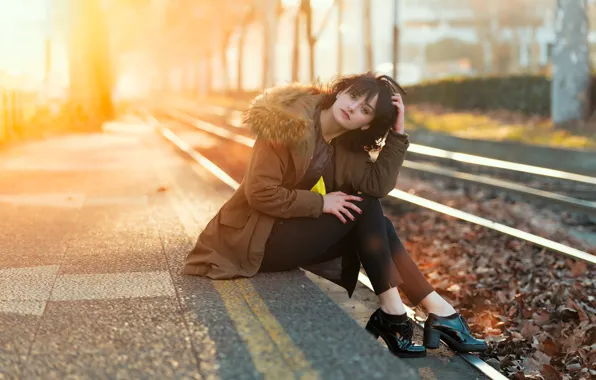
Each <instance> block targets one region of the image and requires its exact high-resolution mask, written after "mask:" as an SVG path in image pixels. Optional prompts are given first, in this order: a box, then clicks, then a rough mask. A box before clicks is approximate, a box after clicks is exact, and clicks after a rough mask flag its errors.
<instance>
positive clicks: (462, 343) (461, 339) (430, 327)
mask: <svg viewBox="0 0 596 380" xmlns="http://www.w3.org/2000/svg"><path fill="white" fill-rule="evenodd" d="M440 340H443V341H444V342H445V343H447V344H448V345H449V347H451V348H453V349H454V350H455V351H457V352H482V351H486V350H487V349H488V345H487V344H486V342H485V341H483V340H482V339H477V338H475V337H474V336H472V333H471V331H470V327H469V326H468V324H467V323H466V321H465V319H464V318H463V317H462V316H461V315H459V313H455V314H452V315H450V316H448V317H440V316H438V315H436V314H433V313H430V314H429V315H428V318H427V319H426V322H424V346H425V347H426V348H439V343H440Z"/></svg>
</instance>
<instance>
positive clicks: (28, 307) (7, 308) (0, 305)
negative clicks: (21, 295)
mask: <svg viewBox="0 0 596 380" xmlns="http://www.w3.org/2000/svg"><path fill="white" fill-rule="evenodd" d="M45 307H46V301H21V300H0V313H11V314H20V315H38V316H41V315H42V314H43V310H44V309H45ZM3 327H4V326H3Z"/></svg>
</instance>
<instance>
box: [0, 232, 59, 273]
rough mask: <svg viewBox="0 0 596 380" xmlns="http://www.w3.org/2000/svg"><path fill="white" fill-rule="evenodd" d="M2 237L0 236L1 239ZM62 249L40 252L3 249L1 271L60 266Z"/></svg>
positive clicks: (0, 255) (0, 258) (16, 248)
mask: <svg viewBox="0 0 596 380" xmlns="http://www.w3.org/2000/svg"><path fill="white" fill-rule="evenodd" d="M1 238H2V237H1V236H0V239H1ZM61 251H62V248H53V249H48V250H45V251H44V250H40V251H35V252H31V251H27V250H22V249H19V248H18V247H15V248H8V249H2V252H1V254H0V271H1V270H3V269H11V268H29V267H34V266H35V267H38V266H39V267H41V266H58V265H60V264H61V263H62V260H63V254H62V252H61Z"/></svg>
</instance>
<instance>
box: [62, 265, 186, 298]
mask: <svg viewBox="0 0 596 380" xmlns="http://www.w3.org/2000/svg"><path fill="white" fill-rule="evenodd" d="M174 295H175V291H174V287H173V285H172V280H171V277H170V273H169V272H167V271H161V272H126V273H101V274H67V275H61V276H59V277H57V278H56V282H55V284H54V288H53V290H52V295H51V300H52V301H69V300H101V299H118V298H141V297H160V296H174Z"/></svg>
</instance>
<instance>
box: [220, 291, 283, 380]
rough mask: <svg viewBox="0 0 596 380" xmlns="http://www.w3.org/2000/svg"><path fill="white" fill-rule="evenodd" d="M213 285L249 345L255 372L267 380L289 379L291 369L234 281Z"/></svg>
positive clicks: (237, 329)
mask: <svg viewBox="0 0 596 380" xmlns="http://www.w3.org/2000/svg"><path fill="white" fill-rule="evenodd" d="M213 286H214V287H215V289H216V290H217V292H218V293H219V295H220V296H221V299H222V301H223V303H224V305H225V307H226V310H227V311H228V316H229V317H230V319H231V320H232V321H233V322H234V325H235V326H236V331H237V332H238V335H240V337H241V338H242V340H244V342H245V343H246V346H247V348H248V352H249V353H250V355H251V357H252V361H253V363H254V366H255V368H256V370H257V371H259V372H260V373H262V374H263V375H265V378H272V379H283V378H287V377H288V375H289V374H290V373H292V368H291V367H290V366H289V364H288V363H286V361H285V360H284V358H283V356H282V354H281V352H279V350H278V348H277V346H276V345H275V343H274V342H273V339H272V337H271V336H270V335H269V334H268V333H267V330H266V329H265V328H264V327H263V325H262V324H261V322H260V321H259V318H258V317H257V316H256V315H255V314H254V313H253V311H252V309H251V308H250V307H249V306H248V304H247V303H246V300H245V299H244V296H243V295H242V292H241V291H240V289H239V288H238V287H237V285H236V284H235V281H234V280H229V281H213Z"/></svg>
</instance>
